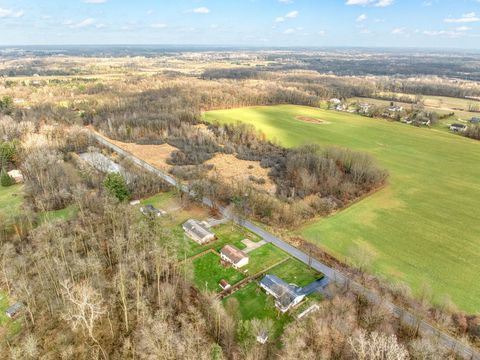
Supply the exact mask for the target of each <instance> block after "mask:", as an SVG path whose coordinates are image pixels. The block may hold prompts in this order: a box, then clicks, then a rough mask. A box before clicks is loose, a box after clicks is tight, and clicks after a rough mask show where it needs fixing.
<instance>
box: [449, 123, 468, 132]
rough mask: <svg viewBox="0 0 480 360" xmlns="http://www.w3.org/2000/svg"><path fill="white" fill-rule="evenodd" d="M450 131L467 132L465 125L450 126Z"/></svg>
mask: <svg viewBox="0 0 480 360" xmlns="http://www.w3.org/2000/svg"><path fill="white" fill-rule="evenodd" d="M450 130H451V131H453V132H462V131H465V130H467V125H465V124H451V125H450Z"/></svg>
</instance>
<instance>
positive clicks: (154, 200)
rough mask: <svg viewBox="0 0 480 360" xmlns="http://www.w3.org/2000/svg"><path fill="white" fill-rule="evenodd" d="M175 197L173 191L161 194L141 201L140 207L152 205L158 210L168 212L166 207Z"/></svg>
mask: <svg viewBox="0 0 480 360" xmlns="http://www.w3.org/2000/svg"><path fill="white" fill-rule="evenodd" d="M174 197H175V193H174V192H173V191H169V192H161V193H158V194H156V195H154V196H151V197H149V198H146V199H143V200H140V205H141V206H145V205H152V206H154V207H156V208H157V209H161V210H166V209H165V208H164V207H165V206H166V205H167V204H168V203H169V201H170V200H171V199H173V198H174Z"/></svg>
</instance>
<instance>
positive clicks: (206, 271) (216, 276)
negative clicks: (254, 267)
mask: <svg viewBox="0 0 480 360" xmlns="http://www.w3.org/2000/svg"><path fill="white" fill-rule="evenodd" d="M192 265H193V273H194V281H195V285H196V286H197V288H199V289H200V290H208V291H212V292H220V291H221V290H222V288H221V287H220V280H222V279H223V280H226V281H227V282H228V283H229V284H230V285H234V284H236V283H237V282H239V281H240V280H242V279H243V278H244V277H245V276H244V275H243V274H242V273H241V272H239V271H237V270H235V269H234V268H233V267H225V266H223V265H222V264H221V263H220V256H219V255H216V254H214V253H208V254H205V255H203V256H201V257H199V258H196V259H195V260H193V261H192Z"/></svg>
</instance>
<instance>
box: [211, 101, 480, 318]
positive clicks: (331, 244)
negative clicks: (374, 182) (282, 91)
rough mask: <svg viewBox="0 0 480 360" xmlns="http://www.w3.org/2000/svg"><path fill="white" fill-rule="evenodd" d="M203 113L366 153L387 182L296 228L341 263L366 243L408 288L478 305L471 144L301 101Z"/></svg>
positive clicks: (479, 159)
mask: <svg viewBox="0 0 480 360" xmlns="http://www.w3.org/2000/svg"><path fill="white" fill-rule="evenodd" d="M298 116H305V117H311V118H317V119H321V120H324V123H322V124H315V123H308V122H304V121H299V120H297V119H296V117H298ZM204 117H205V119H206V120H207V121H212V122H213V121H217V122H220V123H222V122H230V123H235V122H238V121H243V122H246V123H249V124H253V125H255V126H256V127H257V128H258V129H260V130H261V131H263V132H264V133H265V134H267V136H268V137H269V138H270V139H272V140H276V141H278V142H280V143H281V144H283V145H285V146H289V147H291V146H298V145H301V144H305V143H318V144H321V145H337V146H342V147H348V148H351V149H353V150H361V151H367V152H369V153H371V154H372V155H373V156H375V158H376V159H377V160H378V161H379V163H380V164H381V165H382V166H383V167H385V168H386V169H387V170H388V171H389V173H390V178H389V185H388V186H387V187H386V188H384V189H383V190H381V191H379V192H377V193H375V194H373V195H372V196H370V197H369V198H367V199H365V200H363V201H361V202H359V203H356V204H354V205H353V206H351V207H349V208H348V209H345V210H343V211H340V212H338V213H336V214H334V215H332V216H330V217H328V218H324V219H318V220H316V221H312V222H311V223H309V224H306V225H305V226H304V227H303V228H301V229H298V230H297V232H298V233H301V234H302V235H303V236H304V237H305V238H306V239H308V240H309V241H311V242H314V243H316V244H317V245H319V246H321V247H322V248H325V249H326V250H327V251H329V252H330V253H332V254H333V255H335V256H337V257H338V258H340V259H342V260H343V259H347V260H348V256H349V254H351V251H352V249H354V248H355V247H358V246H360V247H365V248H368V249H369V251H370V252H372V253H373V254H374V260H373V263H372V267H373V270H374V271H376V272H378V273H380V274H383V275H385V276H386V277H388V278H389V279H391V280H395V281H403V282H406V283H408V284H409V285H411V286H412V287H413V288H414V290H417V291H418V290H419V289H420V288H421V287H422V285H423V284H424V283H426V284H428V285H429V286H431V287H432V290H433V294H434V296H435V299H434V300H435V301H441V300H442V299H443V297H444V295H447V294H448V296H449V297H450V299H451V300H452V301H453V302H454V303H455V304H457V305H458V306H459V307H460V308H461V309H463V310H465V311H468V312H472V313H475V312H479V311H480V287H479V286H477V284H478V273H479V272H480V238H479V237H478V234H479V233H480V222H479V221H478V203H479V202H480V180H479V179H480V166H478V164H479V163H480V151H479V150H480V143H479V142H477V141H474V140H471V139H467V138H463V137H460V136H456V135H453V134H448V133H445V132H440V131H432V130H430V129H423V128H415V127H411V126H405V125H404V124H400V123H395V122H387V121H379V120H378V119H370V118H366V117H362V116H358V115H353V114H348V113H339V112H332V111H326V110H320V109H316V108H309V107H301V106H290V105H282V106H272V107H249V108H241V109H233V110H218V111H211V112H207V113H205V115H204Z"/></svg>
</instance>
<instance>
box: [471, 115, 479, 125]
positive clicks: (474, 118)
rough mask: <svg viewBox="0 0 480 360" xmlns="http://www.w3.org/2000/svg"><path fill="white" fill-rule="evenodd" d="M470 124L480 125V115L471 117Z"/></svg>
mask: <svg viewBox="0 0 480 360" xmlns="http://www.w3.org/2000/svg"><path fill="white" fill-rule="evenodd" d="M470 124H475V125H479V124H480V117H472V118H471V119H470Z"/></svg>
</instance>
